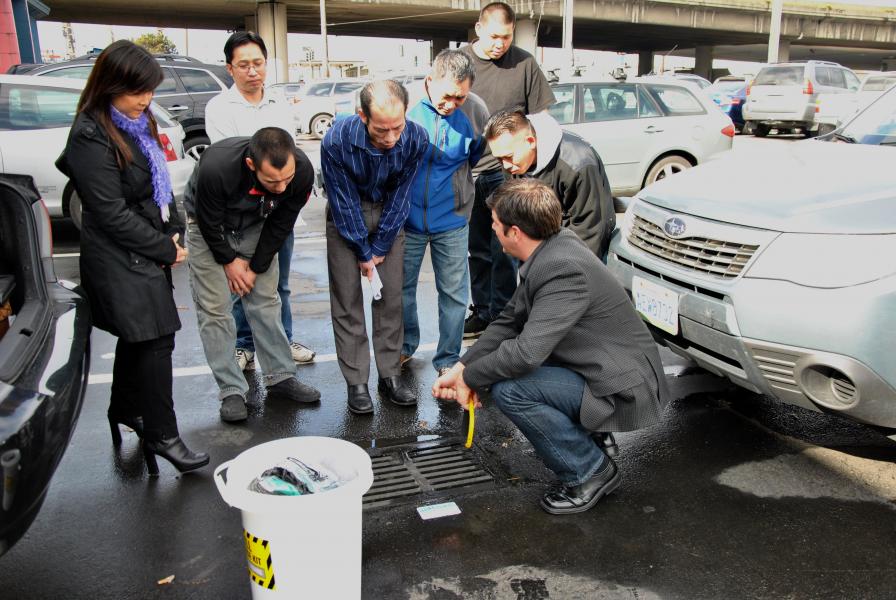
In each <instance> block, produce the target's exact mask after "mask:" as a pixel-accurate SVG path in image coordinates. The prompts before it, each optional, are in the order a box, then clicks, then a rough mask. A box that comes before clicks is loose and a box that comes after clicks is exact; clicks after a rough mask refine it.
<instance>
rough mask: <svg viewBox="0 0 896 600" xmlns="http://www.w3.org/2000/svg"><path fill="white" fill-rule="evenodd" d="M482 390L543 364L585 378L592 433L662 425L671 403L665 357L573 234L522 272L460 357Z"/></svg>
mask: <svg viewBox="0 0 896 600" xmlns="http://www.w3.org/2000/svg"><path fill="white" fill-rule="evenodd" d="M461 362H462V363H463V364H464V367H465V370H464V380H465V381H466V383H467V384H468V385H469V386H470V387H472V388H473V389H476V390H482V389H483V388H486V387H488V386H490V385H491V384H493V383H496V382H498V381H503V380H505V379H514V378H517V377H520V376H522V375H525V374H527V373H530V372H531V371H534V370H535V369H537V368H538V367H540V366H541V365H542V364H544V363H548V364H551V365H553V366H559V367H565V368H567V369H570V370H572V371H575V372H576V373H578V374H579V375H581V376H582V377H584V378H585V381H586V386H585V392H584V394H583V396H582V408H581V411H580V415H579V416H580V419H581V422H582V425H583V426H584V427H585V428H586V429H588V430H590V431H630V430H633V429H639V428H641V427H647V426H648V425H653V424H654V423H656V422H658V421H659V418H660V415H661V414H662V411H663V408H664V407H665V405H666V403H667V402H668V400H669V391H668V388H667V387H666V380H665V376H664V374H663V365H662V362H661V361H660V356H659V352H658V351H657V347H656V344H655V343H654V341H653V338H652V336H651V335H650V332H649V331H648V330H647V327H646V326H645V325H644V322H643V321H642V320H641V318H640V317H639V316H638V314H637V313H636V312H635V309H634V307H633V306H632V303H631V301H630V300H629V298H628V296H627V295H626V293H625V291H624V290H623V289H622V286H621V285H619V283H618V282H617V281H616V279H615V278H614V277H613V275H612V274H611V273H610V271H609V270H607V268H606V267H605V266H604V265H603V263H601V262H600V261H599V260H598V259H597V258H596V257H595V256H594V254H593V253H592V252H591V251H590V250H589V249H588V247H587V246H585V244H584V243H583V242H582V241H581V240H579V238H578V237H577V236H576V234H574V233H573V232H571V231H569V230H562V231H560V233H558V234H557V235H554V236H552V237H550V238H548V239H547V240H545V241H544V242H542V244H541V245H540V246H539V247H538V248H537V249H536V250H535V252H534V253H533V254H532V256H530V257H529V260H527V261H526V262H525V263H524V264H523V265H522V266H521V267H520V285H519V287H517V290H516V292H515V293H514V295H513V298H511V300H510V302H509V303H508V304H507V306H506V307H505V308H504V311H503V312H502V313H501V315H500V316H499V317H498V318H497V319H495V321H493V322H492V323H491V324H490V325H489V326H488V329H486V331H485V333H483V334H482V337H480V338H479V341H478V342H476V344H475V345H474V346H473V347H471V348H470V349H469V350H468V351H467V353H466V354H464V356H463V357H462V358H461Z"/></svg>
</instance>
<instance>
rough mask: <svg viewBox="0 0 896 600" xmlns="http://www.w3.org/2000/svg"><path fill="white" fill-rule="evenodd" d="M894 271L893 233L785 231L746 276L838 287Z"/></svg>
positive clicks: (894, 242) (860, 282) (867, 280)
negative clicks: (846, 233) (841, 233)
mask: <svg viewBox="0 0 896 600" xmlns="http://www.w3.org/2000/svg"><path fill="white" fill-rule="evenodd" d="M893 273H896V235H832V234H804V233H785V234H782V235H780V236H778V237H777V238H776V239H775V240H774V241H773V242H772V243H771V245H770V246H769V247H768V248H766V249H765V251H763V252H762V254H761V255H760V256H759V258H758V259H757V260H756V263H755V264H753V266H751V267H750V269H749V270H748V271H747V273H746V275H745V277H751V278H754V279H781V280H784V281H792V282H793V283H796V284H799V285H805V286H809V287H819V288H839V287H849V286H853V285H859V284H862V283H868V282H869V281H875V280H877V279H882V278H884V277H886V276H888V275H892V274H893Z"/></svg>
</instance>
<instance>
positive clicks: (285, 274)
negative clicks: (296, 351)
mask: <svg viewBox="0 0 896 600" xmlns="http://www.w3.org/2000/svg"><path fill="white" fill-rule="evenodd" d="M294 245H295V236H294V235H293V232H291V231H290V232H289V235H287V236H286V239H285V240H283V245H282V246H281V247H280V251H279V252H277V264H278V265H279V267H280V278H279V279H278V280H277V294H279V295H280V321H281V322H282V323H283V331H284V332H285V333H286V339H287V340H289V342H290V343H292V308H291V307H290V305H289V264H290V263H291V262H292V249H293V246H294ZM232 298H233V320H234V321H236V347H237V348H243V349H245V350H249V351H250V352H255V340H253V339H252V328H251V327H249V321H248V320H247V319H246V312H245V311H244V310H243V303H242V301H241V300H240V297H239V296H237V295H236V294H233V296H232Z"/></svg>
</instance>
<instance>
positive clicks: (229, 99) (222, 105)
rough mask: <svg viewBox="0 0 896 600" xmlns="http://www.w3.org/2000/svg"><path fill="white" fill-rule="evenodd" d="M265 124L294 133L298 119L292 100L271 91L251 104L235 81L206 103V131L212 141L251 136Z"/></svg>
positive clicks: (293, 134) (265, 125)
mask: <svg viewBox="0 0 896 600" xmlns="http://www.w3.org/2000/svg"><path fill="white" fill-rule="evenodd" d="M262 127H280V128H281V129H285V130H286V131H288V132H289V134H290V135H292V136H293V137H295V134H296V123H295V118H294V117H293V113H292V110H291V109H290V106H289V104H288V103H287V102H283V101H278V99H277V98H276V97H275V96H274V94H272V93H269V92H265V94H264V96H263V97H262V99H261V102H259V103H258V104H252V103H251V102H249V101H248V100H246V99H245V98H244V97H243V95H242V94H241V93H240V91H239V89H237V87H236V84H234V85H233V86H231V87H230V89H228V90H227V91H224V92H221V93H220V94H218V95H217V96H215V97H214V98H212V99H211V100H209V103H208V104H207V105H206V106H205V131H206V133H207V134H208V138H209V140H210V141H211V143H213V144H214V143H215V142H217V141H219V140H223V139H224V138H228V137H238V136H251V135H253V134H254V133H255V132H256V131H258V130H259V129H261V128H262Z"/></svg>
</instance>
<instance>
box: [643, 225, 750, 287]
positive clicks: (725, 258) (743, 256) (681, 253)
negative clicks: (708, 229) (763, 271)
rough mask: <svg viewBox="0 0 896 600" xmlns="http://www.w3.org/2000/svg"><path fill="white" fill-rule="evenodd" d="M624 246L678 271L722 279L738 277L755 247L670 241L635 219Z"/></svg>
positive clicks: (655, 228) (700, 240) (697, 239)
mask: <svg viewBox="0 0 896 600" xmlns="http://www.w3.org/2000/svg"><path fill="white" fill-rule="evenodd" d="M628 242H629V243H630V244H631V245H633V246H635V247H637V248H640V249H641V250H643V251H644V252H647V253H648V254H652V255H653V256H656V257H657V258H660V259H662V260H665V261H667V262H671V263H673V264H675V265H678V266H679V267H684V268H686V269H690V270H693V271H699V272H701V273H707V274H709V275H713V276H715V277H721V278H723V279H731V278H734V277H737V276H738V275H740V273H741V271H743V269H744V267H745V266H746V264H747V263H748V262H750V258H752V256H753V254H755V252H756V250H757V249H758V248H759V246H756V245H751V244H738V243H735V242H726V241H723V240H713V239H709V238H702V237H691V238H683V239H672V238H670V237H669V236H667V235H666V234H665V232H664V231H663V229H662V227H660V226H658V225H655V224H654V223H651V222H650V221H648V220H647V219H643V218H641V217H639V216H637V215H635V221H634V224H633V226H632V229H631V232H630V233H629V236H628Z"/></svg>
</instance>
